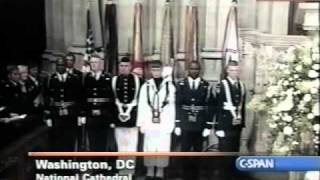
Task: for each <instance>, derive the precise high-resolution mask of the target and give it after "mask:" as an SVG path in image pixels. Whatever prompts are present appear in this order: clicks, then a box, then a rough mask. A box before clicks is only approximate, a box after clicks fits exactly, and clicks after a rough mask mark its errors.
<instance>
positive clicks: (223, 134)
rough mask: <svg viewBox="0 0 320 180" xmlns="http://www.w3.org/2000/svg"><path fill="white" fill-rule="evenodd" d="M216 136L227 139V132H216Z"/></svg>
mask: <svg viewBox="0 0 320 180" xmlns="http://www.w3.org/2000/svg"><path fill="white" fill-rule="evenodd" d="M216 135H217V136H218V137H225V136H226V134H225V132H224V131H223V130H219V131H216Z"/></svg>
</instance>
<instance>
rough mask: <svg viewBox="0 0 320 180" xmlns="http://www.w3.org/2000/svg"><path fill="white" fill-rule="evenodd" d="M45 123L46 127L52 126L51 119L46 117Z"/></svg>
mask: <svg viewBox="0 0 320 180" xmlns="http://www.w3.org/2000/svg"><path fill="white" fill-rule="evenodd" d="M46 124H47V126H48V127H52V120H51V119H47V120H46Z"/></svg>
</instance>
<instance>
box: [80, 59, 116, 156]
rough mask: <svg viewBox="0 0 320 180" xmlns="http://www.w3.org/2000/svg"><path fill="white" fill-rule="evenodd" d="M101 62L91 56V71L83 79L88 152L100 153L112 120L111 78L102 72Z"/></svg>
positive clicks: (104, 146)
mask: <svg viewBox="0 0 320 180" xmlns="http://www.w3.org/2000/svg"><path fill="white" fill-rule="evenodd" d="M102 62H103V61H102V59H101V58H100V57H99V56H98V55H93V56H92V57H91V59H90V67H91V70H92V71H91V72H90V73H88V74H86V76H85V78H84V91H85V98H86V106H85V111H86V117H87V120H86V127H87V131H88V136H89V144H90V151H100V152H103V151H106V147H107V134H108V129H109V125H110V124H111V123H112V122H113V118H114V117H113V116H112V115H114V96H113V92H112V87H111V80H112V77H111V75H110V74H107V73H105V72H104V71H103V64H102Z"/></svg>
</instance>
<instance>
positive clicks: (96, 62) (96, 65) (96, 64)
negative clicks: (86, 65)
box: [90, 58, 100, 72]
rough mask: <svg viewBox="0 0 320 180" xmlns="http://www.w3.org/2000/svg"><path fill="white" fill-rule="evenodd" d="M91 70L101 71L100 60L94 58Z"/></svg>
mask: <svg viewBox="0 0 320 180" xmlns="http://www.w3.org/2000/svg"><path fill="white" fill-rule="evenodd" d="M90 67H91V70H92V71H94V72H96V71H99V70H100V60H99V59H94V58H92V61H91V62H90Z"/></svg>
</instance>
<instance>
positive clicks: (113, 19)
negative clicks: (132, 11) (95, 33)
mask: <svg viewBox="0 0 320 180" xmlns="http://www.w3.org/2000/svg"><path fill="white" fill-rule="evenodd" d="M117 31H118V30H117V7H116V4H114V3H108V4H106V5H105V31H104V37H105V45H104V47H105V62H106V63H105V66H106V69H107V71H108V72H109V73H111V74H117V69H118V68H117V67H118V32H117Z"/></svg>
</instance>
